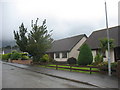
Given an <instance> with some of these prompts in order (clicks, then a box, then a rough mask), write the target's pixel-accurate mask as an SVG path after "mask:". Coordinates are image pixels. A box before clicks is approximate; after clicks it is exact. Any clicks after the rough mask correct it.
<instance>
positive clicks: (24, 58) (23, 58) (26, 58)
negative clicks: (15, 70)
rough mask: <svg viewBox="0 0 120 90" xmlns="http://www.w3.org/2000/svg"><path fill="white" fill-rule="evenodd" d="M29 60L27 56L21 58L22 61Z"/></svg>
mask: <svg viewBox="0 0 120 90" xmlns="http://www.w3.org/2000/svg"><path fill="white" fill-rule="evenodd" d="M28 59H29V57H28V56H25V55H22V56H21V60H28Z"/></svg>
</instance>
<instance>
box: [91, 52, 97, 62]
mask: <svg viewBox="0 0 120 90" xmlns="http://www.w3.org/2000/svg"><path fill="white" fill-rule="evenodd" d="M96 54H97V53H96V50H92V55H93V62H95V60H94V58H95V56H96Z"/></svg>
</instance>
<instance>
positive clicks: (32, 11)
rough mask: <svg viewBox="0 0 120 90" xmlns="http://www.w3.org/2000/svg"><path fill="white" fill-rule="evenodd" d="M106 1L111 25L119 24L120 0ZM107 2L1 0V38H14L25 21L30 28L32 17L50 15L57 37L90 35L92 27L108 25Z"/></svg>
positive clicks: (93, 0)
mask: <svg viewBox="0 0 120 90" xmlns="http://www.w3.org/2000/svg"><path fill="white" fill-rule="evenodd" d="M28 1H29V2H28ZM106 1H107V8H108V20H109V27H112V26H116V25H118V1H119V0H106ZM104 2H105V0H3V1H2V0H1V1H0V10H1V13H2V19H1V17H0V20H2V22H0V25H2V26H1V27H2V28H0V30H1V31H2V39H3V40H11V39H13V38H14V36H13V30H18V29H19V28H18V27H19V26H20V24H21V23H22V22H23V23H24V25H25V27H27V28H28V29H29V30H30V29H31V28H30V25H31V20H34V21H35V20H36V18H39V24H41V22H42V21H43V20H44V19H47V26H48V30H53V32H52V33H53V36H52V37H53V38H54V39H61V38H65V37H71V36H75V35H78V34H86V35H87V36H89V35H90V34H91V33H92V31H94V30H99V29H102V28H105V27H106V26H105V10H104ZM0 36H1V35H0Z"/></svg>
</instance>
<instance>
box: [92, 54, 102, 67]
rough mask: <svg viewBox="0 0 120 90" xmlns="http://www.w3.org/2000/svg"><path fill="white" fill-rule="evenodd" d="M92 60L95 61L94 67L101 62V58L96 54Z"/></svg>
mask: <svg viewBox="0 0 120 90" xmlns="http://www.w3.org/2000/svg"><path fill="white" fill-rule="evenodd" d="M94 60H95V62H94V64H95V65H98V64H99V63H101V62H103V56H102V55H100V53H98V54H97V55H96V56H95V58H94Z"/></svg>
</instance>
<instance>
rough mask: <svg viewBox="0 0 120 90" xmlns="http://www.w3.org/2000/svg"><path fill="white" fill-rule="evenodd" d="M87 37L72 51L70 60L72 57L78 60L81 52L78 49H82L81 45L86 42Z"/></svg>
mask: <svg viewBox="0 0 120 90" xmlns="http://www.w3.org/2000/svg"><path fill="white" fill-rule="evenodd" d="M86 39H87V38H86V37H83V38H82V39H81V40H80V41H79V42H78V43H77V44H76V46H75V47H74V48H73V49H72V50H71V51H70V53H69V58H70V57H74V58H76V59H77V58H78V55H79V51H78V49H79V48H80V47H81V45H82V44H83V43H84V42H85V41H86Z"/></svg>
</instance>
